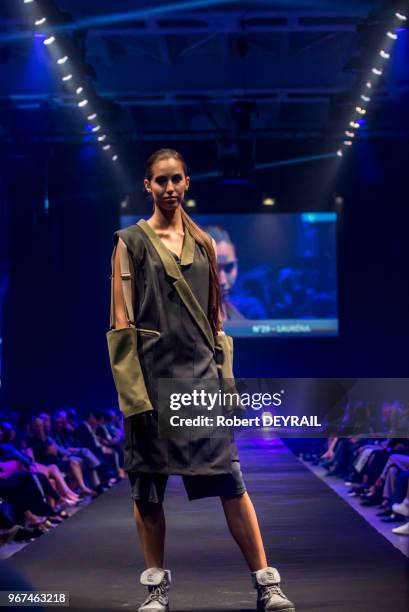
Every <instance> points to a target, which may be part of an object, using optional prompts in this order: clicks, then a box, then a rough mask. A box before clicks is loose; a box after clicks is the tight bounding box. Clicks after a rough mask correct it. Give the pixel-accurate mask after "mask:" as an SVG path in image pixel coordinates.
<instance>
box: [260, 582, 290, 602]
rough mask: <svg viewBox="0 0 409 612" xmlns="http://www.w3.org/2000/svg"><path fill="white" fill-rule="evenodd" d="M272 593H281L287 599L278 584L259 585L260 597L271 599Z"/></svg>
mask: <svg viewBox="0 0 409 612" xmlns="http://www.w3.org/2000/svg"><path fill="white" fill-rule="evenodd" d="M271 595H279V596H280V597H282V598H283V599H286V597H285V595H284V593H283V592H282V590H281V589H280V586H279V585H278V584H271V585H263V586H261V587H259V597H260V599H261V600H262V601H264V600H268V599H270V597H271Z"/></svg>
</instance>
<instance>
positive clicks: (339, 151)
mask: <svg viewBox="0 0 409 612" xmlns="http://www.w3.org/2000/svg"><path fill="white" fill-rule="evenodd" d="M337 155H338V157H342V156H343V152H342V151H341V149H338V151H337Z"/></svg>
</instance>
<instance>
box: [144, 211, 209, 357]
mask: <svg viewBox="0 0 409 612" xmlns="http://www.w3.org/2000/svg"><path fill="white" fill-rule="evenodd" d="M137 225H139V227H140V228H141V229H142V230H143V231H144V232H145V234H146V235H147V237H148V238H149V240H150V242H151V244H152V246H153V248H154V249H155V251H156V252H157V254H158V255H159V258H160V260H161V261H162V264H163V267H164V269H165V272H166V275H167V276H168V277H169V278H171V279H172V283H173V286H174V287H175V289H176V291H177V292H178V294H179V297H180V299H181V300H182V302H183V303H184V305H185V306H186V308H187V310H188V311H189V313H190V314H191V316H192V318H193V320H194V321H195V322H196V324H197V326H198V327H199V329H200V331H201V332H202V334H203V336H204V337H205V339H206V340H207V342H208V343H209V346H210V347H211V349H212V350H213V351H214V336H213V332H212V328H211V327H210V323H209V320H208V318H207V316H206V314H205V312H204V310H203V308H202V307H201V306H200V304H199V302H198V301H197V299H196V296H195V295H194V293H193V292H192V290H191V288H190V286H189V284H188V282H187V281H186V279H185V278H184V276H183V274H182V273H181V271H180V269H179V266H178V265H177V263H176V261H175V260H174V258H173V257H172V255H171V253H170V251H169V250H168V249H167V248H166V247H165V245H164V244H163V242H162V240H161V239H160V238H159V236H158V235H157V234H156V232H155V231H154V230H153V229H152V228H151V226H150V225H149V223H147V222H146V221H145V220H144V219H140V220H139V221H138V223H137ZM194 248H195V240H194V238H193V237H192V236H191V235H190V233H189V232H188V230H187V228H186V227H185V242H184V246H183V252H182V258H181V263H184V264H188V263H192V262H193V255H194Z"/></svg>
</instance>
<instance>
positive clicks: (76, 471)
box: [38, 412, 94, 495]
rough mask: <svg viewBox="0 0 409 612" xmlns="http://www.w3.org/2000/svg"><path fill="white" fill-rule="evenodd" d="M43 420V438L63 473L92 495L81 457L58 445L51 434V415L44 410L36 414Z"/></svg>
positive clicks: (83, 492) (81, 489) (82, 491)
mask: <svg viewBox="0 0 409 612" xmlns="http://www.w3.org/2000/svg"><path fill="white" fill-rule="evenodd" d="M38 416H39V418H40V419H41V420H42V421H43V429H44V435H45V439H46V441H47V443H48V444H50V445H51V446H52V448H55V449H56V451H57V456H58V460H59V461H60V462H61V468H62V469H63V471H64V472H65V473H68V474H69V475H70V476H71V479H72V480H73V482H74V484H75V485H76V486H77V487H78V488H79V490H80V493H82V494H83V495H93V494H94V491H92V489H90V488H89V487H87V485H86V484H85V482H84V477H83V474H82V458H81V457H79V456H77V455H75V454H74V453H73V452H72V451H70V450H68V449H66V448H64V447H63V446H59V445H58V443H57V441H56V440H55V438H53V436H52V435H51V417H50V415H49V414H47V413H46V412H43V413H41V414H39V415H38Z"/></svg>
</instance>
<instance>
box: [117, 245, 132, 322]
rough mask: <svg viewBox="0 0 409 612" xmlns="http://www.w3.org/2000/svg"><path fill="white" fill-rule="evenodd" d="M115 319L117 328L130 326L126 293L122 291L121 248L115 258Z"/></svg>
mask: <svg viewBox="0 0 409 612" xmlns="http://www.w3.org/2000/svg"><path fill="white" fill-rule="evenodd" d="M114 320H115V329H122V328H124V327H129V325H128V320H127V318H126V311H125V304H124V295H123V292H122V280H121V265H120V256H119V249H116V250H115V259H114Z"/></svg>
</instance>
